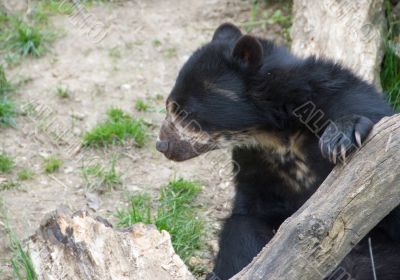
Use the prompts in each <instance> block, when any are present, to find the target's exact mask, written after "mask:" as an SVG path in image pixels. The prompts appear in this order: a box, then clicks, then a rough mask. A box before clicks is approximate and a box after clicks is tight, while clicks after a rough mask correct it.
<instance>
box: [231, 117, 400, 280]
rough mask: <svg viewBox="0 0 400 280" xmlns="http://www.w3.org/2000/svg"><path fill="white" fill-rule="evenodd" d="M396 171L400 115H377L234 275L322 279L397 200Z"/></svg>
mask: <svg viewBox="0 0 400 280" xmlns="http://www.w3.org/2000/svg"><path fill="white" fill-rule="evenodd" d="M399 170H400V114H398V115H396V116H393V117H390V118H384V119H382V120H381V121H380V122H379V123H378V124H377V125H376V126H375V127H374V129H373V131H372V132H371V135H370V136H369V137H368V139H367V140H366V142H365V144H364V146H363V147H362V148H361V149H360V150H359V151H357V152H356V153H355V154H353V155H352V156H350V158H348V160H346V164H345V165H340V166H337V167H335V168H334V170H333V171H332V172H331V174H330V175H329V176H328V178H327V179H326V180H325V181H324V183H323V184H322V185H321V186H320V187H319V189H318V190H317V192H316V193H315V194H314V195H313V196H312V197H311V198H310V199H309V200H308V201H307V202H306V203H305V204H304V205H303V207H301V209H299V210H298V211H297V212H296V213H295V214H294V215H293V216H292V217H290V218H289V219H287V220H286V221H285V222H284V223H283V224H282V226H281V227H280V228H279V230H278V232H277V233H276V235H275V236H274V238H273V239H272V240H271V241H270V242H269V243H268V244H267V246H266V247H265V248H264V249H263V250H262V251H261V252H260V254H259V255H258V256H257V257H256V258H255V259H254V260H253V262H252V263H251V264H249V265H248V266H247V267H246V268H245V269H244V270H242V271H241V272H240V273H239V274H237V275H236V276H235V277H233V279H249V280H255V279H268V280H274V279H276V280H278V279H279V280H282V279H285V280H302V279H303V280H321V279H323V277H324V276H326V275H327V274H329V273H330V272H332V271H333V270H334V269H335V267H336V266H337V265H338V264H339V263H340V261H341V260H342V259H343V258H344V257H345V256H346V255H347V254H348V253H349V252H350V250H351V249H352V247H353V246H355V245H356V244H357V243H358V242H359V241H360V240H361V239H362V238H363V237H364V236H365V235H366V234H367V233H368V232H369V231H370V230H371V229H372V228H373V227H374V226H375V225H376V224H378V223H379V221H381V220H382V219H383V218H384V217H385V216H386V215H387V214H388V213H389V212H390V211H391V210H392V209H394V208H395V207H396V206H397V205H399V204H400V172H399Z"/></svg>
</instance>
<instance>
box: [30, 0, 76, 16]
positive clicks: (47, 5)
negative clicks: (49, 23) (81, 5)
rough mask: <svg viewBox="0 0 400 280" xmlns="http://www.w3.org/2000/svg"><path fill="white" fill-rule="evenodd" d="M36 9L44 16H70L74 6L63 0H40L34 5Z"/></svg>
mask: <svg viewBox="0 0 400 280" xmlns="http://www.w3.org/2000/svg"><path fill="white" fill-rule="evenodd" d="M36 7H37V9H39V10H40V11H42V12H43V13H46V14H63V15H70V14H72V12H73V11H74V9H75V7H74V4H73V3H72V2H70V1H63V0H42V1H38V3H37V4H36Z"/></svg>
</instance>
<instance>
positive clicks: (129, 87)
mask: <svg viewBox="0 0 400 280" xmlns="http://www.w3.org/2000/svg"><path fill="white" fill-rule="evenodd" d="M131 88H132V86H131V85H130V84H123V85H121V89H122V90H130V89H131Z"/></svg>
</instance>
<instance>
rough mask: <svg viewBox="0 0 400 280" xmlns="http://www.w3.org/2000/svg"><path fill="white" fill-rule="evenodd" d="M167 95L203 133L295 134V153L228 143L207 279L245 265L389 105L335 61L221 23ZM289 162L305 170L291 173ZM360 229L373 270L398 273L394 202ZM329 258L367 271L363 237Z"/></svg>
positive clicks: (284, 140) (356, 272) (398, 223)
mask: <svg viewBox="0 0 400 280" xmlns="http://www.w3.org/2000/svg"><path fill="white" fill-rule="evenodd" d="M210 84H211V85H212V86H210ZM171 102H176V103H177V104H179V107H180V109H179V110H183V111H185V112H187V113H188V116H187V120H196V121H197V122H198V123H199V124H200V126H201V128H202V130H204V131H206V132H207V133H208V134H209V135H211V136H213V135H222V136H225V139H227V140H230V141H234V139H235V136H237V135H242V136H243V135H244V136H245V135H247V134H248V133H250V132H252V131H256V132H257V133H268V135H273V136H274V137H278V139H279V141H280V142H281V145H283V146H285V145H286V146H285V147H289V146H290V145H289V143H290V141H291V139H293V137H294V135H296V134H301V135H302V141H301V142H300V143H301V147H299V148H300V149H301V153H300V155H299V154H296V153H294V152H293V151H292V150H290V149H288V150H287V151H286V152H285V153H282V152H279V151H278V147H277V148H275V147H274V146H271V145H270V146H263V145H261V144H260V145H259V146H257V145H247V146H246V145H238V146H237V147H235V148H234V150H233V155H232V158H233V160H234V161H235V162H236V163H237V165H235V166H238V167H236V168H237V170H235V171H236V176H235V184H236V197H235V202H234V208H233V211H232V214H231V216H230V217H229V218H228V219H227V220H226V222H225V225H224V228H223V230H222V233H221V237H220V251H219V253H218V256H217V259H216V262H215V268H214V272H213V274H212V275H210V276H209V278H210V279H228V278H230V277H231V276H233V275H234V274H236V273H237V272H239V271H240V270H241V269H242V268H243V267H244V266H245V265H247V264H248V263H249V262H250V261H251V260H252V258H253V257H254V256H255V255H256V254H257V253H258V252H259V251H260V250H261V248H262V247H263V246H264V245H265V244H266V243H267V242H268V241H269V240H270V239H271V238H272V236H273V235H274V231H275V230H277V229H278V227H279V226H280V225H281V223H282V222H283V221H284V220H285V219H286V218H288V217H289V216H290V215H292V214H293V213H294V212H295V211H296V210H298V209H299V207H300V206H301V205H302V204H303V203H304V202H305V201H306V200H307V199H308V198H309V197H310V195H312V193H313V192H314V191H315V190H316V189H317V188H318V186H319V185H320V184H321V183H322V181H323V180H324V179H325V178H326V176H327V175H328V174H329V172H330V171H331V170H332V168H333V166H334V163H336V162H337V161H339V160H342V161H343V160H345V156H346V155H348V153H349V152H351V151H353V150H354V149H355V148H357V147H358V145H359V144H360V143H359V141H360V140H361V141H363V140H364V139H365V138H366V136H367V135H368V133H369V132H370V130H371V127H372V125H373V124H375V123H377V122H378V121H379V120H380V119H382V118H383V117H384V116H389V115H391V114H392V113H393V111H392V109H391V108H390V107H389V106H388V105H387V103H386V102H385V101H384V100H383V97H382V94H381V93H379V92H378V91H377V89H376V88H375V87H374V86H373V85H371V84H369V83H367V82H365V81H362V80H361V79H360V78H358V77H357V76H356V75H354V74H353V73H352V72H351V71H350V70H348V69H346V68H344V67H342V66H341V65H339V64H335V63H333V62H331V61H328V60H322V59H316V58H314V57H309V58H306V59H300V58H297V57H295V56H293V55H292V54H290V53H289V52H288V51H287V50H286V49H285V48H282V47H278V46H276V45H274V44H273V43H271V42H270V41H267V40H264V39H261V38H256V37H252V36H248V35H245V36H242V35H241V33H240V31H239V30H238V29H237V28H236V27H235V26H233V25H230V24H224V25H222V26H221V27H219V28H218V29H217V30H216V32H215V34H214V36H213V40H212V41H211V42H210V43H209V44H207V45H205V46H203V47H202V48H200V49H199V50H197V51H196V52H195V53H194V54H193V55H192V56H191V57H190V59H189V60H188V61H187V62H186V64H185V65H184V66H183V68H182V70H181V71H180V73H179V76H178V78H177V81H176V84H175V86H174V88H173V90H172V92H171V95H170V96H169V98H168V101H167V103H171ZM308 104H309V105H310V106H311V108H310V107H307V106H308ZM311 111H312V113H310V112H311ZM187 120H186V121H187ZM337 130H338V131H339V132H341V133H340V134H337V133H335V131H337ZM357 134H358V136H357ZM249 135H250V134H249ZM249 137H250V136H249ZM271 137H272V136H271ZM321 149H322V151H321ZM301 155H302V156H301ZM299 165H301V166H306V167H307V170H308V171H307V172H309V173H305V175H304V176H298V175H296V174H297V173H296V171H297V168H299ZM307 174H309V175H307ZM393 187H398V186H393ZM368 237H371V239H372V246H373V250H374V253H375V255H374V257H375V264H376V268H377V276H378V279H380V280H398V279H400V243H399V240H400V210H399V209H396V210H394V211H393V212H392V213H391V214H390V215H389V216H388V217H387V218H385V220H383V221H382V222H381V223H380V224H379V225H378V226H377V227H376V228H375V229H373V230H372V231H371V232H370V233H369V235H368ZM339 267H340V269H343V270H344V271H345V272H346V273H348V275H350V276H351V278H353V279H357V280H367V279H373V276H372V270H371V262H370V258H369V252H368V244H367V239H366V238H365V239H363V240H362V241H361V242H360V243H359V244H358V245H357V246H356V248H354V250H353V251H352V252H351V253H350V254H349V255H348V256H347V257H346V259H345V260H344V261H343V262H342V263H341V265H340V266H339ZM336 273H338V272H336ZM215 276H217V277H218V278H213V277H215ZM332 277H336V276H335V275H332V276H331V278H330V279H339V278H332ZM343 279H350V278H343Z"/></svg>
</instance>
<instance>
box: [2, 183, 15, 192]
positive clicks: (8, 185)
mask: <svg viewBox="0 0 400 280" xmlns="http://www.w3.org/2000/svg"><path fill="white" fill-rule="evenodd" d="M18 186H19V185H18V184H17V183H16V182H14V181H5V182H1V183H0V191H7V190H12V189H15V188H17V187H18Z"/></svg>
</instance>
